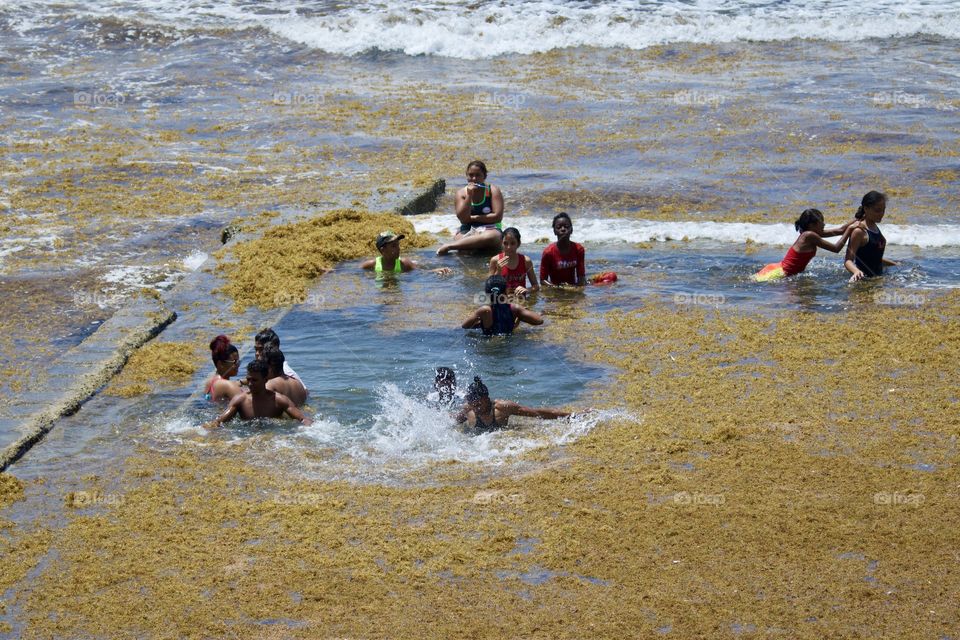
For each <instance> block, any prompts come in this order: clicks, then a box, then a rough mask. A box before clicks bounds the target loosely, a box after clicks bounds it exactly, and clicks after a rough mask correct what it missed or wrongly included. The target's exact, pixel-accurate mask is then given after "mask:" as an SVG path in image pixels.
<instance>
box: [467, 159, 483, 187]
mask: <svg viewBox="0 0 960 640" xmlns="http://www.w3.org/2000/svg"><path fill="white" fill-rule="evenodd" d="M486 179H487V165H485V164H483V161H481V160H474V161H473V162H471V163H470V164H468V165H467V182H473V183H476V184H483V182H484V181H485V180H486Z"/></svg>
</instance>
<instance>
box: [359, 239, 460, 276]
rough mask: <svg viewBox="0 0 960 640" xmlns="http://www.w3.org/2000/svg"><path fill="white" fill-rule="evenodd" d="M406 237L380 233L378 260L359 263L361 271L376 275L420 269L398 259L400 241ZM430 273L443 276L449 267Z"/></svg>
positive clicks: (404, 259)
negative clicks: (373, 272)
mask: <svg viewBox="0 0 960 640" xmlns="http://www.w3.org/2000/svg"><path fill="white" fill-rule="evenodd" d="M405 237H406V236H405V235H403V234H402V233H401V234H396V233H394V232H393V231H381V232H380V234H379V235H378V236H377V240H376V245H377V251H379V252H380V257H379V258H370V259H369V260H364V261H363V262H361V263H360V268H361V269H373V270H374V271H376V272H377V273H406V272H408V271H413V270H414V269H418V268H420V267H419V265H418V264H417V263H416V262H414V261H413V260H411V259H410V258H401V257H400V241H401V240H403V239H404V238H405ZM429 271H430V272H431V273H436V274H437V275H441V276H445V275H447V274H449V273H450V271H451V270H450V268H449V267H440V268H439V269H430V270H429Z"/></svg>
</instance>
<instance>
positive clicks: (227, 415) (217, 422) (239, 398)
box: [203, 393, 243, 429]
mask: <svg viewBox="0 0 960 640" xmlns="http://www.w3.org/2000/svg"><path fill="white" fill-rule="evenodd" d="M241 402H243V394H242V393H241V394H238V395H235V396H234V397H233V400H231V401H230V404H229V405H227V408H226V410H225V411H224V412H223V413H221V414H220V415H219V416H217V417H216V418H214V419H213V420H211V421H210V422H208V423H206V424H204V425H203V428H204V429H216V428H217V427H219V426H221V425H222V424H223V423H224V422H229V421H230V420H231V419H233V416H235V415H237V411H239V410H240V403H241Z"/></svg>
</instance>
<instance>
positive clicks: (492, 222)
mask: <svg viewBox="0 0 960 640" xmlns="http://www.w3.org/2000/svg"><path fill="white" fill-rule="evenodd" d="M486 180H487V166H486V165H485V164H483V162H481V161H479V160H474V161H473V162H471V163H470V164H468V165H467V186H465V187H463V188H462V189H460V190H459V191H457V195H456V200H455V201H454V207H455V211H456V214H457V220H459V221H460V228H459V229H458V230H457V235H456V236H454V238H453V242H448V243H447V244H444V245H442V246H441V247H440V248H439V249H437V255H438V256H445V255H447V254H448V253H450V252H451V251H474V252H480V253H486V254H492V253H497V252H498V251H500V247H501V242H502V240H503V236H502V234H501V233H500V229H501V228H502V226H503V225H502V224H501V223H502V221H503V193H502V192H501V191H500V187H495V186H493V185H492V184H487V182H486Z"/></svg>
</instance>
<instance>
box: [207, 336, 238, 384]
mask: <svg viewBox="0 0 960 640" xmlns="http://www.w3.org/2000/svg"><path fill="white" fill-rule="evenodd" d="M210 357H211V358H212V359H213V366H214V367H216V369H217V373H218V374H220V375H221V376H223V377H225V378H229V377H230V376H235V375H237V371H239V369H240V352H239V351H237V348H236V347H235V346H234V345H232V344H230V338H228V337H227V336H225V335H219V336H217V337H216V338H214V339H213V340H212V341H211V342H210Z"/></svg>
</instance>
